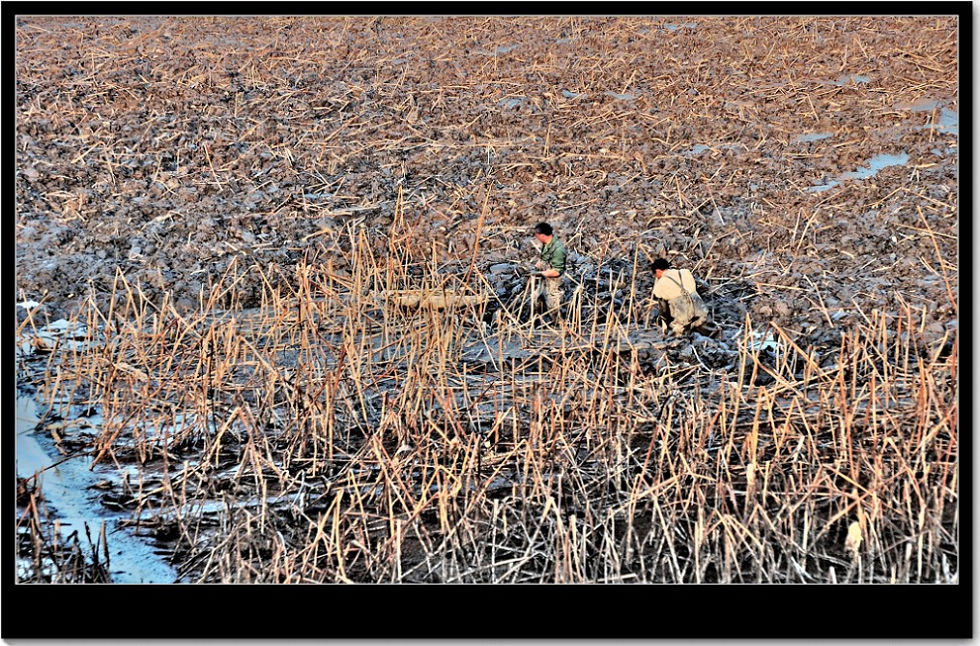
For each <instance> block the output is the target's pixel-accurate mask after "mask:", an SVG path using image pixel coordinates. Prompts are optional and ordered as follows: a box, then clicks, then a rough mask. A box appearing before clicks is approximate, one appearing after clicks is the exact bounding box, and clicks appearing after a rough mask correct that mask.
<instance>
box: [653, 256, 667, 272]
mask: <svg viewBox="0 0 980 646" xmlns="http://www.w3.org/2000/svg"><path fill="white" fill-rule="evenodd" d="M658 269H670V263H669V262H667V259H666V258H657V259H656V260H654V261H653V270H654V271H657V270H658Z"/></svg>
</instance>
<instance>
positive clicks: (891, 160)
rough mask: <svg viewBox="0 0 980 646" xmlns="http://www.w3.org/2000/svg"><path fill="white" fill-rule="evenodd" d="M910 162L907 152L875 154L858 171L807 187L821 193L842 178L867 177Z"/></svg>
mask: <svg viewBox="0 0 980 646" xmlns="http://www.w3.org/2000/svg"><path fill="white" fill-rule="evenodd" d="M908 162H909V156H908V153H906V152H904V151H903V152H900V153H898V154H897V155H885V154H882V155H875V156H874V157H872V158H871V159H869V160H868V162H867V164H868V165H867V166H864V167H861V168H858V169H857V170H856V171H851V172H848V173H844V174H842V175H840V176H839V179H837V180H830V181H829V182H827V183H826V184H820V185H817V186H811V187H810V188H808V189H807V191H809V192H810V193H820V192H823V191H826V190H829V189H832V188H834V187H835V186H837V185H838V184H840V182H841V181H842V180H846V179H867V178H869V177H874V176H875V175H877V174H878V171H880V170H881V169H882V168H888V167H889V166H904V165H906V164H907V163H908Z"/></svg>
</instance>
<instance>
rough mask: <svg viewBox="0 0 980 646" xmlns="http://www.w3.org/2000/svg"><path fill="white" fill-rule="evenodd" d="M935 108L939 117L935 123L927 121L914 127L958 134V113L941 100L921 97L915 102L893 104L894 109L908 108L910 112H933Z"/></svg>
mask: <svg viewBox="0 0 980 646" xmlns="http://www.w3.org/2000/svg"><path fill="white" fill-rule="evenodd" d="M937 108H938V109H939V118H938V119H937V120H936V121H935V123H927V124H925V125H921V126H916V128H915V129H916V130H930V129H932V130H940V131H943V132H948V133H950V134H954V135H957V136H959V134H960V117H959V113H957V112H956V111H955V110H950V109H949V108H947V107H946V106H945V103H944V102H942V101H937V100H935V99H923V100H922V101H919V102H917V103H912V104H898V105H896V106H895V109H896V110H909V111H911V112H935V111H936V109H937Z"/></svg>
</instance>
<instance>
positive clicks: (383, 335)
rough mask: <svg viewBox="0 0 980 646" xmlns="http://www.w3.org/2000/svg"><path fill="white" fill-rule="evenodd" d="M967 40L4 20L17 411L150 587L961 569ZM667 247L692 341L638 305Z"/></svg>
mask: <svg viewBox="0 0 980 646" xmlns="http://www.w3.org/2000/svg"><path fill="white" fill-rule="evenodd" d="M956 36H957V33H956V24H955V20H954V19H951V18H942V17H939V18H927V17H916V18H894V17H889V18H882V17H867V18H862V17H849V18H832V17H823V18H812V17H810V18H745V17H743V18H723V17H704V16H699V17H696V18H691V19H690V20H686V21H683V22H672V21H671V20H669V19H662V18H640V17H628V18H627V17H623V18H575V17H554V18H537V17H523V18H514V19H506V18H497V17H495V18H486V19H484V18H452V19H449V18H426V17H416V18H398V19H396V18H378V19H372V18H345V17H320V18H249V19H244V18H241V19H231V18H221V19H200V18H195V19H178V18H159V19H156V18H139V19H109V18H99V19H95V18H92V19H75V20H72V19H66V18H23V19H21V20H19V21H18V26H17V38H18V46H17V47H18V60H17V75H18V77H17V89H18V108H17V116H18V131H17V132H18V134H17V137H18V138H17V151H18V162H19V165H18V177H17V183H16V194H17V199H18V216H17V240H18V256H17V270H18V287H19V288H20V289H21V290H22V294H21V295H20V297H21V298H24V299H35V300H37V301H40V303H41V304H40V305H39V306H37V307H25V308H20V309H19V318H18V337H19V338H18V344H19V345H20V343H21V342H25V341H31V342H32V343H33V345H32V346H31V347H33V348H34V350H33V352H27V351H25V352H24V353H23V354H22V355H21V357H20V359H19V366H18V367H19V371H20V381H21V382H22V383H24V384H27V385H30V386H32V387H33V388H35V389H36V397H37V398H38V400H39V401H40V402H41V403H42V404H43V408H44V412H45V414H44V415H43V416H42V420H41V422H40V423H39V425H38V430H40V431H44V430H47V431H49V432H52V433H55V434H54V437H55V438H56V442H57V446H58V447H59V449H60V450H62V451H63V452H64V453H65V454H66V455H85V456H87V457H89V458H91V459H93V460H94V466H93V469H96V470H99V472H100V473H105V474H106V478H107V479H108V480H107V481H108V482H111V483H114V484H112V486H109V487H108V488H107V489H106V490H105V491H103V492H102V493H101V494H100V497H101V500H102V502H103V504H105V505H107V506H113V507H114V508H117V509H122V510H127V511H129V512H130V513H131V519H130V520H129V521H128V525H129V526H130V527H131V528H132V531H134V532H137V533H141V534H145V535H147V536H149V537H150V539H152V540H153V541H154V544H155V545H156V546H157V547H158V548H159V549H161V550H163V551H166V553H167V554H168V555H169V556H170V559H171V561H172V562H173V563H174V564H175V566H176V568H177V574H178V577H179V580H181V581H222V582H323V581H355V582H394V581H406V582H542V581H548V582H583V581H590V582H632V581H636V582H739V581H744V582H830V581H849V582H925V581H929V582H933V581H938V582H953V581H957V580H958V554H959V540H958V532H959V516H958V493H957V492H958V461H957V451H958V444H957V433H958V426H957V420H958V417H957V415H958V405H957V403H958V377H957V375H958V373H957V370H958V327H957V322H956V317H957V311H958V304H957V295H958V266H957V248H956V226H957V222H958V213H957V189H956V175H957V170H958V166H957V162H956V134H955V131H953V130H951V129H950V127H949V126H948V123H949V122H948V115H949V114H950V110H955V107H956V97H957V94H956V92H957V89H956V87H957V76H956ZM923 101H928V102H931V103H930V105H932V110H931V111H922V107H921V106H922V105H923ZM943 119H945V121H943ZM823 133H827V134H828V135H829V136H827V137H823V136H822V135H823ZM806 134H817V135H820V138H816V139H814V140H812V141H807V140H805V139H804V140H801V139H800V136H801V135H806ZM899 153H903V154H905V155H907V156H908V161H907V162H906V163H901V164H895V165H892V166H889V167H886V168H883V169H881V170H879V171H878V172H877V174H874V175H872V176H870V177H867V178H857V179H855V178H850V179H847V178H845V177H844V175H845V174H846V173H849V172H854V171H855V170H858V169H860V168H861V167H864V166H867V165H868V161H869V160H870V159H872V158H873V157H875V156H876V155H894V154H899ZM833 181H839V184H837V185H833V184H831V185H830V186H829V187H828V188H827V189H826V190H822V189H821V190H813V189H812V187H815V186H816V187H825V186H827V184H828V183H832V182H833ZM538 220H549V221H551V222H553V223H554V225H555V227H556V229H557V230H558V232H559V235H560V236H561V237H562V239H563V240H565V241H566V243H567V244H568V246H569V247H570V248H571V249H573V250H574V251H575V254H574V257H573V262H572V267H571V271H570V272H569V277H568V279H567V281H566V296H567V297H568V298H567V302H568V312H567V313H568V317H567V318H568V320H567V325H566V326H565V327H564V328H562V330H561V332H560V333H559V332H556V331H555V330H549V329H544V330H541V329H531V328H529V326H528V325H527V323H526V315H525V308H524V307H522V303H521V290H520V288H521V286H522V285H523V282H522V278H521V276H520V272H519V271H518V267H519V266H520V264H521V263H524V262H526V261H527V260H528V259H530V258H531V257H532V255H533V253H534V251H533V249H532V248H531V246H530V244H529V243H530V236H529V235H528V233H527V231H528V228H529V226H530V225H531V224H533V223H534V222H536V221H538ZM661 254H668V255H670V257H672V258H673V259H674V260H675V262H677V263H678V264H680V265H682V266H689V267H691V268H692V269H694V271H695V273H696V274H697V275H698V277H699V278H700V279H701V280H702V285H701V288H702V292H703V295H704V298H705V301H706V303H707V304H708V305H709V307H710V308H711V309H712V311H713V314H714V317H715V320H716V322H717V323H718V325H719V330H720V331H719V333H718V334H717V335H714V336H713V337H712V338H708V337H701V336H699V335H696V336H695V337H693V339H692V341H691V342H689V343H688V342H680V343H678V342H676V341H670V340H667V339H664V338H662V337H661V336H660V332H659V329H658V328H657V327H656V326H655V325H653V324H652V315H653V304H652V302H651V301H650V299H649V298H648V293H649V288H650V284H651V282H652V280H651V276H650V271H649V268H648V265H649V260H650V259H652V258H653V257H656V256H657V255H661ZM45 290H46V291H45ZM398 290H416V293H421V294H423V295H427V296H429V297H436V296H438V297H439V298H445V297H446V294H456V295H459V296H463V297H464V298H462V299H460V300H461V302H460V306H459V307H454V308H446V309H438V308H432V307H425V306H423V307H395V306H394V303H393V302H392V301H391V299H390V298H386V294H387V295H388V296H390V295H391V294H392V293H398V294H403V293H405V292H404V291H398ZM430 302H431V299H430ZM402 305H404V303H402ZM58 316H64V317H66V318H68V319H70V322H71V327H69V329H73V330H75V331H74V332H73V334H74V336H73V337H71V340H70V341H69V335H68V334H67V333H66V334H64V335H62V336H60V337H58V338H56V339H54V340H51V339H52V338H53V337H51V336H50V335H45V334H44V333H43V328H44V326H45V324H46V323H47V322H48V321H49V320H50V319H51V318H54V317H58ZM79 411H86V414H88V415H92V414H96V413H97V414H98V419H99V421H100V423H99V424H98V425H96V426H88V425H84V424H66V423H65V420H68V421H69V422H70V421H71V420H73V419H78V417H79ZM52 424H57V429H56V432H55V431H53V430H52ZM131 474H135V475H131ZM35 495H36V494H35V493H32V494H31V497H30V498H31V504H32V505H34V509H35V511H30V510H29V509H26V508H21V509H20V511H19V521H18V522H19V523H20V524H21V525H23V526H24V527H25V528H26V527H27V526H28V524H29V525H30V529H29V531H27V530H25V531H24V532H23V533H24V535H25V536H29V537H30V536H33V537H34V538H33V539H31V540H27V539H25V540H24V541H23V546H22V548H21V552H20V553H21V554H22V555H26V556H28V557H29V556H30V555H31V554H32V551H33V554H34V555H35V556H36V555H37V554H38V552H39V551H40V550H42V549H44V548H43V545H44V544H45V543H46V542H48V543H49V542H50V541H52V540H55V539H53V538H52V536H51V533H50V530H47V529H45V527H44V525H43V524H42V523H41V522H40V520H39V518H40V516H39V515H38V514H37V513H36V502H35V499H34V496H35ZM35 525H36V527H35ZM46 532H47V533H46ZM44 536H47V538H44ZM150 539H148V540H150ZM109 542H110V544H111V542H112V538H111V536H110V537H109ZM31 546H33V547H31ZM78 553H79V554H81V553H82V552H81V551H79V552H78ZM92 556H93V562H92V563H91V564H90V565H91V567H92V568H93V569H95V568H96V566H97V561H96V557H97V554H96V553H95V552H93V555H92ZM35 560H36V559H35ZM76 560H77V559H76ZM38 562H39V561H38ZM33 576H35V577H38V574H37V572H35V574H34V575H33ZM40 578H42V579H43V578H44V577H40ZM76 580H77V577H76Z"/></svg>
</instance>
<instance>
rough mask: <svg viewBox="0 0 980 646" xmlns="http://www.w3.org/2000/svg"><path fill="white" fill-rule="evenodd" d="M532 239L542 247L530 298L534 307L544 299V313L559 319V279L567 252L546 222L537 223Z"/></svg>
mask: <svg viewBox="0 0 980 646" xmlns="http://www.w3.org/2000/svg"><path fill="white" fill-rule="evenodd" d="M534 237H535V238H537V240H538V242H540V243H541V244H542V245H543V246H542V248H541V258H540V260H538V262H537V264H536V265H535V269H537V271H536V272H535V273H534V274H533V279H534V280H535V284H534V288H533V292H532V297H533V298H534V301H533V302H534V304H535V305H536V304H537V302H538V300H539V299H542V298H543V299H544V302H545V307H547V311H546V313H548V314H550V315H551V316H553V317H554V319H555V320H560V319H561V299H562V287H561V279H562V276H563V275H564V273H565V261H566V259H567V257H568V251H567V250H566V249H565V245H564V244H562V242H561V240H559V239H558V238H556V237H555V232H554V229H552V227H551V225H550V224H548V223H547V222H539V223H538V224H537V225H536V226H535V227H534Z"/></svg>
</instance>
